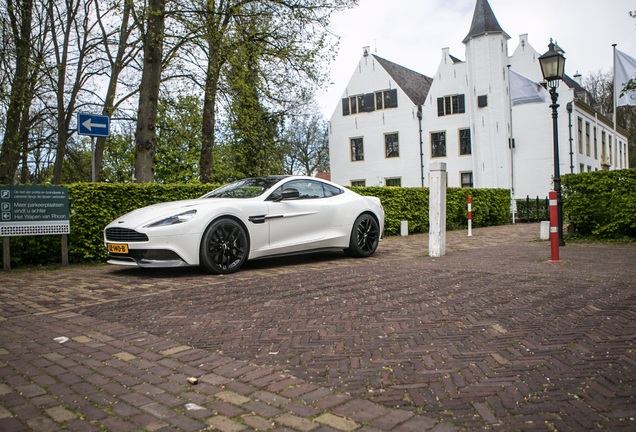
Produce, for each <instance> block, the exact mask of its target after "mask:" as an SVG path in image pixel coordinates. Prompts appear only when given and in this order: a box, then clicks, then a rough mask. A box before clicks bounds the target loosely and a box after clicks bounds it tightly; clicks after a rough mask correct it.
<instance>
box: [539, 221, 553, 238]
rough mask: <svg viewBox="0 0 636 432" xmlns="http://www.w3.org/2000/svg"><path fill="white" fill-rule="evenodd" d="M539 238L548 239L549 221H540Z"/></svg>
mask: <svg viewBox="0 0 636 432" xmlns="http://www.w3.org/2000/svg"><path fill="white" fill-rule="evenodd" d="M539 238H540V239H541V240H550V221H541V225H540V226H539Z"/></svg>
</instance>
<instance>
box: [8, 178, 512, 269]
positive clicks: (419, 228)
mask: <svg viewBox="0 0 636 432" xmlns="http://www.w3.org/2000/svg"><path fill="white" fill-rule="evenodd" d="M216 187H218V185H199V184H178V185H159V184H154V183H153V184H144V185H137V184H104V183H77V184H72V185H70V186H68V189H69V191H68V192H69V210H70V223H71V234H70V235H69V261H70V262H71V263H89V262H99V261H101V260H103V259H104V258H105V257H106V250H105V248H104V241H103V229H104V226H106V225H107V224H108V223H109V222H111V221H112V220H113V219H115V218H117V217H119V216H121V215H122V214H125V213H127V212H129V211H131V210H134V209H136V208H140V207H144V206H147V205H150V204H155V203H158V202H165V201H175V200H181V199H189V198H196V197H199V196H201V195H203V194H205V193H206V192H208V191H210V190H212V189H214V188H216ZM351 189H352V190H354V191H356V192H358V193H359V194H361V195H372V196H377V197H379V198H380V200H381V201H382V205H383V206H384V210H385V213H386V223H385V232H386V234H387V235H396V234H399V232H400V222H401V221H403V220H407V221H409V232H411V233H415V232H427V231H428V189H427V188H394V187H352V188H351ZM469 194H470V195H472V210H473V213H472V216H473V226H474V227H480V226H489V225H501V224H506V223H508V220H509V209H510V192H509V191H508V190H506V189H459V188H449V189H448V192H447V209H446V216H447V219H446V221H447V223H446V225H447V228H448V229H458V228H461V227H466V226H467V212H466V203H467V198H466V196H467V195H469ZM60 256H61V255H60V236H25V237H12V238H11V266H12V267H16V266H20V265H28V264H49V263H55V262H60Z"/></svg>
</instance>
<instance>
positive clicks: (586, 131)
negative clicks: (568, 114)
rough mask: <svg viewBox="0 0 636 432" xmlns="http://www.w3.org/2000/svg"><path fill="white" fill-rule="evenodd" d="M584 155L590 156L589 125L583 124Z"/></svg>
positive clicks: (587, 123)
mask: <svg viewBox="0 0 636 432" xmlns="http://www.w3.org/2000/svg"><path fill="white" fill-rule="evenodd" d="M585 154H586V155H588V156H589V155H590V123H589V122H585Z"/></svg>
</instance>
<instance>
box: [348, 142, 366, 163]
mask: <svg viewBox="0 0 636 432" xmlns="http://www.w3.org/2000/svg"><path fill="white" fill-rule="evenodd" d="M350 141H351V161H352V162H356V161H363V160H364V143H363V140H362V138H351V140H350Z"/></svg>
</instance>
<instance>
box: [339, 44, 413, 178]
mask: <svg viewBox="0 0 636 432" xmlns="http://www.w3.org/2000/svg"><path fill="white" fill-rule="evenodd" d="M395 88H397V94H398V107H397V108H390V109H384V110H379V111H373V112H369V113H359V114H351V115H347V116H343V115H342V105H341V104H338V107H337V108H336V110H335V111H334V114H333V115H332V117H331V121H330V124H329V150H330V161H331V180H332V181H334V182H335V183H338V184H341V185H344V186H348V185H350V184H351V181H355V180H365V181H366V185H367V186H383V185H384V184H385V178H394V177H400V178H401V182H402V186H421V180H420V137H419V121H418V119H417V107H415V106H414V104H413V102H412V101H411V100H410V99H409V98H408V96H407V95H406V94H405V93H404V91H402V89H400V88H399V87H397V85H396V84H395V82H394V81H393V80H392V79H391V77H390V75H389V74H388V73H387V72H386V70H385V69H384V68H383V67H382V66H381V65H380V64H379V63H378V62H377V61H376V60H375V59H374V58H373V57H372V56H368V57H362V58H361V59H360V62H359V63H358V67H357V68H356V70H355V71H354V74H353V76H352V77H351V80H350V81H349V84H348V85H347V88H346V90H345V93H344V94H343V95H342V97H343V98H344V97H349V96H354V95H358V94H365V93H372V92H375V91H380V90H388V89H395ZM394 132H397V133H398V134H399V144H400V156H399V157H396V158H386V157H385V155H386V153H385V148H384V134H386V133H394ZM356 137H363V139H364V161H356V162H353V161H351V153H350V142H349V140H350V138H356Z"/></svg>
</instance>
